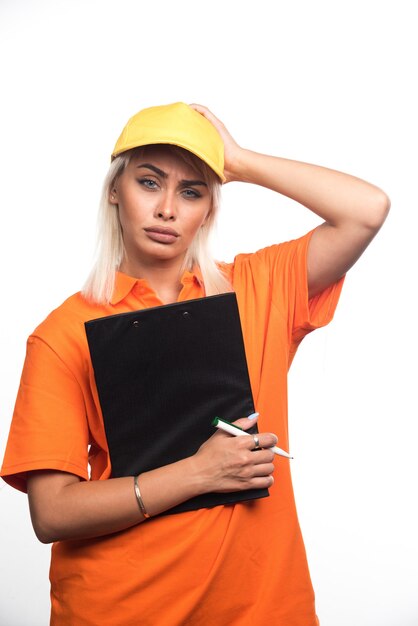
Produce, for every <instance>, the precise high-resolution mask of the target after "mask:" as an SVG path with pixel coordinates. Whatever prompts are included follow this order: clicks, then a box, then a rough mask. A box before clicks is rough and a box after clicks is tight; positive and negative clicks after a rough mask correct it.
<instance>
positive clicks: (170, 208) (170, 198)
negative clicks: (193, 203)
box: [155, 192, 177, 222]
mask: <svg viewBox="0 0 418 626" xmlns="http://www.w3.org/2000/svg"><path fill="white" fill-rule="evenodd" d="M155 215H156V217H157V218H158V219H160V220H164V221H165V222H168V221H172V222H173V221H174V220H175V219H176V217H177V207H176V198H175V194H174V193H169V192H166V193H165V194H164V196H163V197H162V198H161V202H159V204H158V205H157V206H156V208H155Z"/></svg>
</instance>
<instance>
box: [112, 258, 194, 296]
mask: <svg viewBox="0 0 418 626" xmlns="http://www.w3.org/2000/svg"><path fill="white" fill-rule="evenodd" d="M192 281H194V282H195V283H196V284H197V285H199V286H203V279H202V273H201V271H200V268H199V267H195V268H193V270H192V271H191V272H189V271H186V272H184V274H183V276H182V277H181V281H180V282H181V284H182V285H185V284H186V283H190V282H192ZM137 284H138V285H141V284H142V285H143V286H144V287H146V288H147V289H149V290H150V289H151V287H150V286H149V285H148V282H147V281H146V280H145V279H144V278H134V277H133V276H128V274H124V273H123V272H116V275H115V287H114V289H113V294H112V297H111V299H110V304H113V305H115V304H119V302H121V301H122V300H124V299H125V298H126V296H127V295H128V294H129V293H130V292H131V291H132V289H133V288H134V287H135V285H137Z"/></svg>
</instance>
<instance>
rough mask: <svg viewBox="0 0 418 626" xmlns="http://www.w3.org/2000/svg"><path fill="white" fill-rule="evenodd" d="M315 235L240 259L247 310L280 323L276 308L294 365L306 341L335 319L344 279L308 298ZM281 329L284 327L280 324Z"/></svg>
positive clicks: (239, 281)
mask: <svg viewBox="0 0 418 626" xmlns="http://www.w3.org/2000/svg"><path fill="white" fill-rule="evenodd" d="M312 233H313V231H310V232H309V233H307V234H306V235H304V236H303V237H300V238H298V239H294V240H292V241H287V242H284V243H280V244H275V245H272V246H269V247H267V248H263V249H261V250H258V251H257V252H255V253H253V254H244V255H239V256H238V257H236V261H235V264H234V268H233V275H234V283H235V284H236V285H240V286H241V289H242V286H244V287H243V288H244V291H245V292H246V293H247V294H250V295H249V296H248V295H246V296H245V297H242V296H241V301H242V302H243V308H244V309H245V310H248V309H250V308H253V309H255V310H257V312H258V319H260V318H262V316H264V318H267V317H268V319H269V320H270V322H271V320H272V319H276V317H275V316H271V314H270V313H269V307H270V306H273V307H274V308H275V310H276V311H277V315H278V319H280V320H281V322H282V323H283V324H284V326H285V328H286V330H287V342H288V350H289V355H290V361H291V360H292V358H293V355H294V353H295V352H296V349H297V347H298V345H299V344H300V342H301V341H302V339H303V337H305V335H306V334H307V333H309V332H311V331H312V330H315V329H316V328H320V327H322V326H325V325H327V324H328V323H329V322H330V321H331V320H332V318H333V316H334V312H335V309H336V306H337V303H338V300H339V297H340V293H341V289H342V285H343V282H344V278H341V279H340V280H339V281H337V282H336V283H334V284H332V285H330V286H329V287H327V288H326V289H325V290H324V291H322V292H321V293H319V294H317V295H316V296H315V297H313V298H310V299H309V296H308V271H307V256H308V247H309V242H310V239H311V236H312ZM280 328H282V324H281V323H280Z"/></svg>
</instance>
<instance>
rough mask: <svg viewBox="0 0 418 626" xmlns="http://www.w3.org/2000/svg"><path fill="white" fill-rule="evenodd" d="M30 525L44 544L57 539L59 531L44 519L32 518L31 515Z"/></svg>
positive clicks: (58, 538)
mask: <svg viewBox="0 0 418 626" xmlns="http://www.w3.org/2000/svg"><path fill="white" fill-rule="evenodd" d="M32 526H33V530H34V531H35V535H36V538H37V539H38V540H39V541H40V542H41V543H44V544H49V543H54V541H59V540H60V539H61V537H59V531H58V530H57V529H56V528H54V527H53V526H52V525H51V524H48V523H47V522H46V521H45V520H39V519H34V518H33V517H32Z"/></svg>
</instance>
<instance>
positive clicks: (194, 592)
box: [2, 103, 389, 626]
mask: <svg viewBox="0 0 418 626" xmlns="http://www.w3.org/2000/svg"><path fill="white" fill-rule="evenodd" d="M112 156H113V161H112V164H111V167H110V171H109V174H108V176H107V179H106V182H105V186H104V194H103V200H102V233H101V235H102V236H101V248H100V250H99V255H98V260H97V263H96V266H95V268H94V270H93V272H92V274H91V275H90V278H89V280H88V281H87V284H86V286H85V289H84V291H83V292H82V293H79V294H76V295H75V296H72V297H71V298H69V299H68V300H67V301H66V302H65V303H63V305H61V306H60V307H59V308H58V309H57V310H55V311H53V312H52V313H51V315H50V316H49V317H48V318H47V319H46V320H45V321H44V322H43V323H42V324H41V325H40V326H39V327H38V328H37V329H36V331H35V332H34V333H33V335H32V336H31V337H30V338H29V341H28V351H27V357H26V361H25V366H24V370H23V374H22V381H21V386H20V390H19V395H18V400H17V403H16V409H15V414H14V418H13V423H12V427H11V432H10V437H9V442H8V447H7V450H6V456H5V460H4V465H3V468H2V476H3V477H4V479H5V480H6V481H7V482H9V483H10V484H11V485H13V486H14V487H16V488H19V489H21V490H23V491H25V490H26V489H27V492H28V495H29V503H30V510H31V516H32V522H33V526H34V529H35V532H36V534H37V536H38V538H39V539H40V540H41V541H43V542H46V543H47V542H54V545H53V547H52V563H51V601H52V617H51V623H52V624H54V625H64V624H66V625H68V624H75V625H89V626H92V625H93V624H94V625H96V624H97V625H98V624H100V625H101V626H103V625H106V624H109V625H112V626H113V625H115V624H118V625H120V626H125V625H126V626H127V625H128V624H129V625H134V624H135V625H136V624H144V625H145V624H147V625H153V626H154V625H158V626H160V625H161V626H175V625H181V624H188V625H197V624H199V625H201V624H217V625H225V626H226V625H228V626H231V625H234V624H235V625H239V626H245V625H250V624H251V625H252V626H254V625H258V624H260V625H261V624H263V626H264V625H265V624H266V623H268V622H267V620H270V623H273V624H276V625H281V626H289V625H290V624H292V625H295V626H311V625H314V624H317V623H318V622H317V618H316V615H315V604H314V594H313V591H312V586H311V582H310V578H309V572H308V567H307V563H306V557H305V551H304V546H303V541H302V537H301V534H300V530H299V526H298V521H297V515H296V510H295V505H294V500H293V492H292V486H291V478H290V471H289V465H288V461H287V460H286V459H283V458H278V459H277V460H274V463H273V456H274V455H273V453H272V452H271V450H269V448H270V447H271V446H273V445H275V444H276V442H277V440H278V439H279V440H280V445H281V446H282V447H284V448H287V444H288V437H287V402H286V397H287V396H286V393H287V391H286V374H287V370H288V367H289V366H290V363H291V361H292V358H293V356H294V354H295V351H296V349H297V347H298V345H299V343H300V341H301V340H302V338H303V337H304V336H305V335H306V334H307V333H308V332H310V331H311V330H313V329H315V328H318V327H319V326H323V325H325V324H327V323H328V322H329V321H330V320H331V318H332V316H333V312H334V309H335V306H336V304H337V300H338V296H339V293H340V290H341V286H342V281H343V276H344V274H345V273H346V272H347V270H348V269H349V268H350V267H351V266H352V265H353V263H355V261H356V260H357V259H358V257H359V256H360V255H361V254H362V252H363V251H364V250H365V248H366V247H367V245H368V244H369V243H370V241H371V240H372V239H373V237H374V235H375V234H376V233H377V231H378V230H379V228H380V226H381V225H382V223H383V221H384V220H385V217H386V215H387V212H388V210H389V200H388V198H387V196H386V195H385V194H384V193H383V192H382V191H381V190H380V189H378V188H376V187H374V186H373V185H370V184H369V183H366V182H364V181H362V180H359V179H357V178H353V177H351V176H348V175H346V174H342V173H340V172H335V171H331V170H329V169H325V168H322V167H318V166H314V165H308V164H306V163H299V162H295V161H289V160H286V159H282V158H277V157H272V156H266V155H262V154H257V153H255V152H251V151H249V150H246V149H243V148H241V147H240V146H239V145H238V144H237V143H236V142H235V141H234V140H233V139H232V137H231V136H230V134H229V133H228V131H227V130H226V128H225V127H224V125H223V124H222V123H221V122H220V121H219V120H218V119H217V118H216V117H215V116H214V115H213V114H212V113H211V112H210V111H209V110H208V109H206V108H205V107H202V106H200V105H191V106H190V107H189V106H187V105H185V104H182V103H176V104H173V105H167V106H163V107H152V108H150V109H145V110H144V111H141V112H140V113H138V114H137V115H136V116H134V117H133V118H131V120H130V121H129V122H128V124H127V126H126V127H125V129H124V131H123V132H122V135H121V137H120V138H119V140H118V142H117V144H116V147H115V150H114V153H113V155H112ZM230 181H242V182H249V183H253V184H256V185H261V186H263V187H267V188H269V189H272V190H273V191H276V192H278V193H281V194H283V195H285V196H287V197H289V198H292V199H293V200H296V201H297V202H299V203H301V204H302V205H304V206H306V207H307V208H308V209H310V210H311V211H313V212H314V213H316V214H317V215H319V216H320V217H321V218H322V219H323V220H324V223H323V224H321V225H320V226H319V227H317V228H316V229H315V230H313V231H312V232H310V233H308V234H307V235H305V236H304V237H301V238H300V239H297V240H295V241H291V242H286V243H283V244H278V245H275V246H270V247H269V248H266V249H264V250H261V251H258V252H256V253H255V254H243V255H238V256H237V257H236V258H235V261H234V262H233V263H231V264H224V265H222V264H216V263H214V262H213V260H211V259H210V258H209V255H208V253H207V249H206V244H207V237H208V233H209V232H210V230H211V227H212V224H213V221H214V219H215V216H216V212H217V198H218V190H219V187H220V184H221V182H230ZM244 219H245V218H244V217H243V220H244ZM231 290H233V291H235V292H236V296H237V300H238V305H239V311H240V318H241V325H242V330H243V336H244V342H245V348H246V354H247V360H248V368H249V374H250V380H251V387H252V392H253V396H254V399H255V405H256V408H257V411H258V412H259V414H260V417H259V423H258V428H259V431H260V433H259V435H258V441H257V440H255V439H254V438H253V437H231V436H229V435H228V434H226V433H224V432H216V434H214V435H213V436H212V437H210V439H208V440H207V441H206V442H205V443H204V444H203V445H202V446H201V447H200V448H199V450H198V451H197V453H196V454H194V455H192V456H190V457H189V458H185V459H182V460H180V461H178V462H176V463H173V464H170V465H168V466H162V467H160V468H157V469H155V470H152V471H149V472H145V473H142V474H141V475H140V476H139V477H135V478H134V479H133V477H132V476H128V477H122V478H111V477H110V476H111V467H110V462H109V454H108V449H107V442H106V437H105V433H104V427H103V419H102V416H101V410H100V403H99V400H98V395H97V389H96V386H95V381H94V374H93V371H92V366H91V361H90V357H89V352H88V347H87V341H86V337H85V331H84V322H85V321H87V320H91V319H94V318H98V317H102V316H107V315H112V314H115V313H123V312H127V311H134V310H138V309H141V308H146V307H151V306H158V305H161V304H168V303H173V302H176V301H179V300H190V299H194V298H199V297H202V296H205V295H206V296H207V295H212V294H215V293H222V292H227V291H231ZM256 421H257V417H254V416H252V417H251V418H250V419H247V418H241V419H239V420H237V424H238V425H239V426H240V427H241V428H244V429H247V428H249V427H250V426H252V425H253V424H254V423H255V422H256ZM272 433H276V434H272ZM276 435H277V436H278V437H277V436H276ZM257 443H258V444H259V447H260V449H258V446H256V444H257ZM254 448H257V449H256V450H255V451H254ZM88 461H89V462H90V466H91V476H90V478H91V479H90V480H89V473H88V469H87V462H88ZM275 466H276V468H278V471H277V472H276V474H275V478H274V479H273V472H274V469H275ZM278 466H279V467H278ZM273 483H274V484H273ZM265 487H268V488H270V497H268V498H263V499H260V500H257V501H254V502H251V503H239V504H235V505H230V506H216V507H213V508H209V509H199V510H197V511H189V512H186V513H180V514H174V515H166V516H160V515H159V514H160V513H163V512H165V511H167V510H169V509H170V508H172V507H174V506H175V505H177V504H179V503H181V502H184V501H186V500H188V499H190V498H192V497H194V496H196V495H199V494H203V493H208V492H230V491H240V490H245V489H249V488H265Z"/></svg>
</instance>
